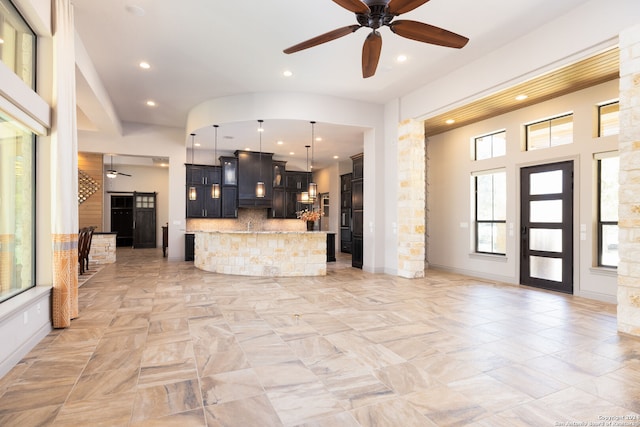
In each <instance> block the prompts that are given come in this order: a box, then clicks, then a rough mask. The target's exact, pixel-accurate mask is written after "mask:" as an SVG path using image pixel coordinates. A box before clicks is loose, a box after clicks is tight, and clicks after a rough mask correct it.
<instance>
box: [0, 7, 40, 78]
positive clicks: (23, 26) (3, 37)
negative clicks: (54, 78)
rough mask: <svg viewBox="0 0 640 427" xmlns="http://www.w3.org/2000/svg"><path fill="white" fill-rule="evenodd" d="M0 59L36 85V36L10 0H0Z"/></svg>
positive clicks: (19, 75) (21, 76)
mask: <svg viewBox="0 0 640 427" xmlns="http://www.w3.org/2000/svg"><path fill="white" fill-rule="evenodd" d="M0 60H2V62H3V63H4V64H5V65H6V66H7V67H9V69H11V70H12V71H13V72H14V73H16V74H17V75H18V77H20V78H21V79H22V81H24V82H25V83H26V84H27V85H28V86H29V87H30V88H31V89H35V87H36V77H35V76H36V73H35V70H36V36H35V34H34V33H33V31H31V28H29V25H27V23H26V22H25V20H24V19H23V18H22V16H21V15H20V13H18V11H17V10H16V8H15V7H14V6H13V4H12V3H11V1H10V0H0Z"/></svg>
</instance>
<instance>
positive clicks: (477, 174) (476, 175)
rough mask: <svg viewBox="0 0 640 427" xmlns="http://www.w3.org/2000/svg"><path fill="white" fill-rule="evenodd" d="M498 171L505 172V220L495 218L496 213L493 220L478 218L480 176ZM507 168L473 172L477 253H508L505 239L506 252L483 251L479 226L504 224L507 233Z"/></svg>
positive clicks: (502, 254)
mask: <svg viewBox="0 0 640 427" xmlns="http://www.w3.org/2000/svg"><path fill="white" fill-rule="evenodd" d="M497 173H503V174H505V195H504V198H505V212H504V218H505V219H504V220H496V219H495V215H493V216H494V219H491V220H487V219H479V218H478V178H479V177H480V176H486V175H495V174H497ZM506 173H507V171H506V169H503V168H500V169H492V170H488V171H482V172H474V173H472V177H473V194H474V202H473V203H474V244H473V251H474V253H476V254H483V255H496V256H506V255H507V248H506V241H505V248H504V252H492V251H482V250H479V236H480V233H479V228H480V225H481V224H504V227H505V235H506V226H507V225H506V224H507V219H506V217H507V212H506V206H507V203H506V199H507V194H506V183H507V179H506Z"/></svg>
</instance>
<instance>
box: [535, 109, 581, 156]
mask: <svg viewBox="0 0 640 427" xmlns="http://www.w3.org/2000/svg"><path fill="white" fill-rule="evenodd" d="M565 117H571V126H572V127H571V129H572V135H573V111H569V112H567V113H562V114H558V115H557V116H553V117H549V118H547V119H542V120H536V121H533V122H530V123H525V125H524V137H525V146H524V148H525V151H536V150H542V149H545V148H554V147H560V146H562V145H569V144H572V143H573V136H572V138H571V142H569V143H567V144H558V145H552V144H551V142H552V141H553V135H552V133H551V132H549V145H547V146H545V147H539V148H530V147H529V128H530V127H531V126H535V125H539V124H542V123H546V122H548V123H549V128H550V129H552V127H551V124H552V122H553V121H554V120H558V119H563V118H565Z"/></svg>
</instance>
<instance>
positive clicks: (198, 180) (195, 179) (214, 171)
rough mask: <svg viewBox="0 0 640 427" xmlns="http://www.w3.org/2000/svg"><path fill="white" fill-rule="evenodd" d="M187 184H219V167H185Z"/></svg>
mask: <svg viewBox="0 0 640 427" xmlns="http://www.w3.org/2000/svg"><path fill="white" fill-rule="evenodd" d="M186 166H187V184H192V185H211V184H214V183H216V184H220V167H219V166H205V165H186Z"/></svg>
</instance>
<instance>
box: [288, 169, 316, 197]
mask: <svg viewBox="0 0 640 427" xmlns="http://www.w3.org/2000/svg"><path fill="white" fill-rule="evenodd" d="M309 175H310V174H309V172H298V171H287V173H286V174H285V177H286V187H287V191H297V192H301V191H307V187H309Z"/></svg>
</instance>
